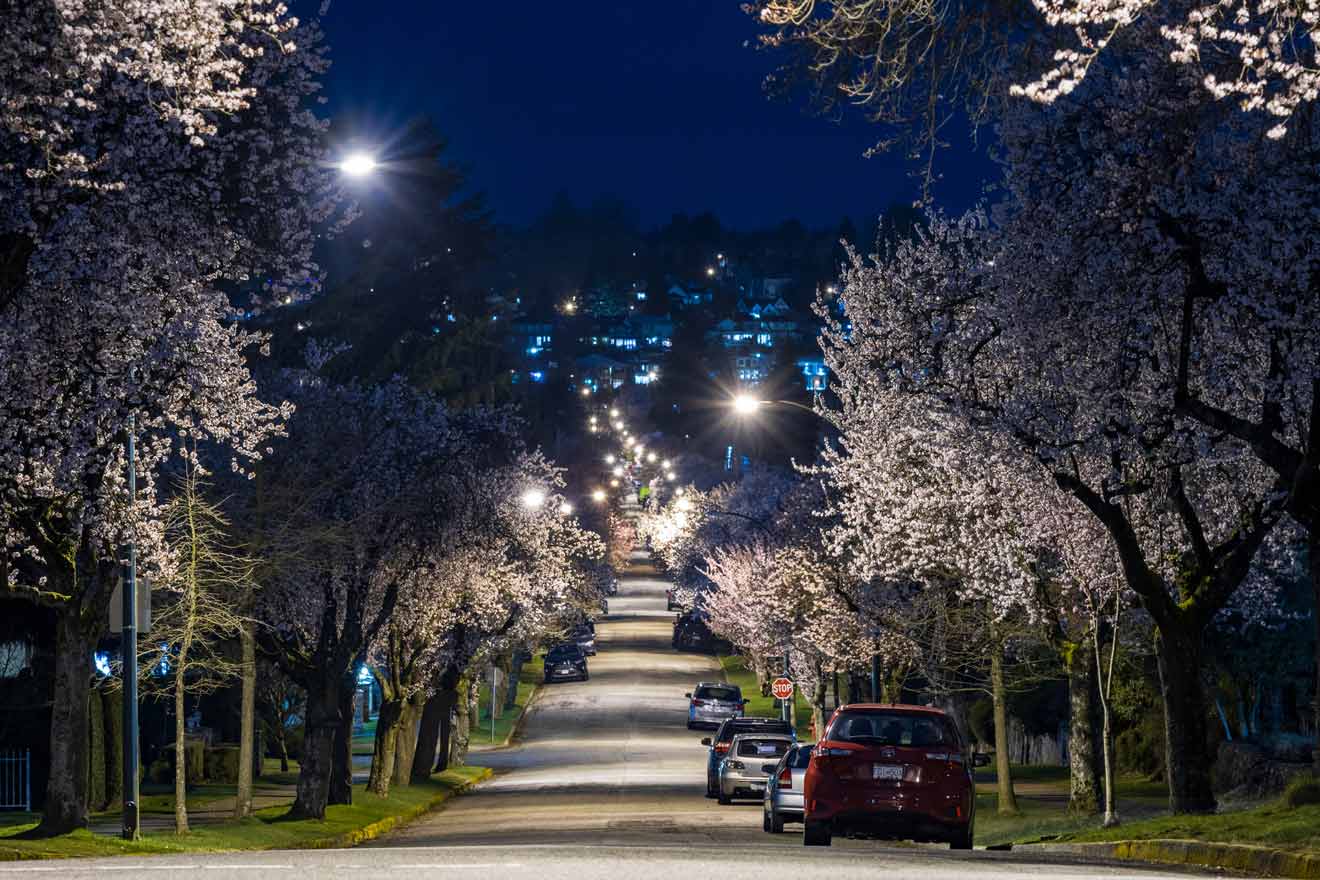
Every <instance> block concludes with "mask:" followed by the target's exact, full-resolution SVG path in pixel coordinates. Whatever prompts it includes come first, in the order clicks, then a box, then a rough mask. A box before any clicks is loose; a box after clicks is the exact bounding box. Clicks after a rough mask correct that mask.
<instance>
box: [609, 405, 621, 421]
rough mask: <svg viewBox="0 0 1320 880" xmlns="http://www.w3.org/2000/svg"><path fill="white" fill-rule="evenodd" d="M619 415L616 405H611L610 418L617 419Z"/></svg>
mask: <svg viewBox="0 0 1320 880" xmlns="http://www.w3.org/2000/svg"><path fill="white" fill-rule="evenodd" d="M618 417H619V411H618V410H617V409H615V408H614V407H610V418H612V419H617V418H618Z"/></svg>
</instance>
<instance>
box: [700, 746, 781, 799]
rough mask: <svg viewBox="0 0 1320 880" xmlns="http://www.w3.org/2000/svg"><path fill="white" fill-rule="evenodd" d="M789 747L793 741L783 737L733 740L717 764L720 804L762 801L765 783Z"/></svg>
mask: <svg viewBox="0 0 1320 880" xmlns="http://www.w3.org/2000/svg"><path fill="white" fill-rule="evenodd" d="M792 745H793V737H791V736H789V735H788V734H786V733H740V734H738V735H737V736H735V737H734V738H733V741H732V742H731V743H729V751H728V752H727V753H726V754H725V756H724V760H722V761H720V785H719V789H718V799H719V802H720V803H721V804H726V805H727V804H731V803H733V801H734V800H735V799H737V798H756V799H758V800H760V799H761V798H763V797H765V784H766V780H767V779H769V777H770V774H771V773H773V772H774V771H775V768H776V767H777V766H778V765H779V759H780V758H781V757H783V755H784V753H785V752H787V751H788V750H789V748H790V747H791V746H792Z"/></svg>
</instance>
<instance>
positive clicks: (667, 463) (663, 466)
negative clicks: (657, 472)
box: [660, 458, 669, 470]
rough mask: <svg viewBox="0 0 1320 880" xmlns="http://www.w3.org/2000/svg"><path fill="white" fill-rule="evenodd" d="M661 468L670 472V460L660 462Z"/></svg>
mask: <svg viewBox="0 0 1320 880" xmlns="http://www.w3.org/2000/svg"><path fill="white" fill-rule="evenodd" d="M660 467H662V468H664V469H665V470H669V459H667V458H666V459H665V460H664V461H662V462H660Z"/></svg>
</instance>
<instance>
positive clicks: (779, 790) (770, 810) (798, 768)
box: [761, 743, 815, 834]
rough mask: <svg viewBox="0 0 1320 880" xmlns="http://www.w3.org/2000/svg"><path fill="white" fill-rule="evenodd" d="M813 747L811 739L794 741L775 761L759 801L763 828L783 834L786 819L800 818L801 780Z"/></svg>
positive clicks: (798, 820)
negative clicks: (760, 802)
mask: <svg viewBox="0 0 1320 880" xmlns="http://www.w3.org/2000/svg"><path fill="white" fill-rule="evenodd" d="M814 748H815V746H814V745H812V744H810V743H794V744H793V745H792V746H790V747H789V750H788V751H787V752H785V753H784V757H782V758H780V759H779V763H778V764H776V765H775V771H774V772H773V773H771V774H770V778H769V779H767V780H766V783H765V800H764V801H762V804H761V806H762V810H761V813H762V815H761V828H762V829H763V830H765V831H768V832H770V833H771V834H782V833H783V832H784V823H785V822H801V821H802V783H803V782H804V781H805V780H806V777H807V763H808V762H809V761H810V760H811V751H812V749H814Z"/></svg>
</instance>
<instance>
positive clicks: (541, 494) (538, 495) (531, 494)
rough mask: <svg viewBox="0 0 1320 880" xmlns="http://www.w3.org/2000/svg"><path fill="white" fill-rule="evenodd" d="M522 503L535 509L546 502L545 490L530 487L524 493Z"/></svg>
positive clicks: (528, 507)
mask: <svg viewBox="0 0 1320 880" xmlns="http://www.w3.org/2000/svg"><path fill="white" fill-rule="evenodd" d="M522 504H523V507H526V508H527V509H528V510H535V509H536V508H538V507H540V506H541V505H542V504H545V490H544V489H528V490H527V491H526V492H524V493H523V495H522Z"/></svg>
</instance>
